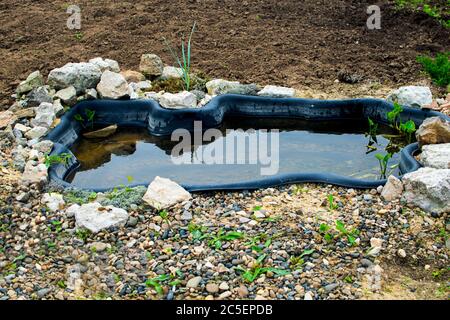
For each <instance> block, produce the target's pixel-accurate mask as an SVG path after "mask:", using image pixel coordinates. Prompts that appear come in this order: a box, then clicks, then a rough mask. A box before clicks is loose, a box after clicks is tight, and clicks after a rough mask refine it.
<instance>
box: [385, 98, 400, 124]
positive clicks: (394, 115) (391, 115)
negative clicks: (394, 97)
mask: <svg viewBox="0 0 450 320" xmlns="http://www.w3.org/2000/svg"><path fill="white" fill-rule="evenodd" d="M402 112H403V108H402V106H401V105H400V104H398V102H394V109H393V110H392V111H390V112H388V113H387V119H388V121H389V123H390V124H391V126H392V127H393V128H395V129H397V130H398V131H399V130H400V127H399V123H400V122H401V119H400V114H401V113H402Z"/></svg>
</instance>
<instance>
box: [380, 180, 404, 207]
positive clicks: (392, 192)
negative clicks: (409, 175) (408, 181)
mask: <svg viewBox="0 0 450 320" xmlns="http://www.w3.org/2000/svg"><path fill="white" fill-rule="evenodd" d="M402 192H403V183H402V182H401V181H400V180H399V179H398V178H397V177H395V176H389V178H388V179H387V183H386V185H385V186H384V188H383V191H381V197H382V198H383V199H384V200H386V201H393V200H395V199H399V198H400V197H401V196H402Z"/></svg>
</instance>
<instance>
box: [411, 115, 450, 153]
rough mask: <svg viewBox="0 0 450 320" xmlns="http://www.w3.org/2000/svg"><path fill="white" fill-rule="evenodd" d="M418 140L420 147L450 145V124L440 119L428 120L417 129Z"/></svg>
mask: <svg viewBox="0 0 450 320" xmlns="http://www.w3.org/2000/svg"><path fill="white" fill-rule="evenodd" d="M416 138H417V142H418V143H419V145H420V146H423V145H427V144H439V143H450V122H449V121H446V120H444V119H442V118H440V117H431V118H427V119H425V120H424V121H423V122H422V124H421V125H420V127H419V129H417V131H416Z"/></svg>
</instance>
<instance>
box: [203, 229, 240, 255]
mask: <svg viewBox="0 0 450 320" xmlns="http://www.w3.org/2000/svg"><path fill="white" fill-rule="evenodd" d="M242 238H244V234H243V233H242V232H237V231H229V232H227V233H224V232H223V230H222V229H219V231H218V232H217V234H215V235H211V236H210V240H209V241H208V245H209V246H210V247H214V248H215V249H216V250H220V249H222V245H223V243H224V242H227V241H234V240H238V239H242Z"/></svg>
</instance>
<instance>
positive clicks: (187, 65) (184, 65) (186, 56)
mask: <svg viewBox="0 0 450 320" xmlns="http://www.w3.org/2000/svg"><path fill="white" fill-rule="evenodd" d="M195 25H196V23H195V22H194V25H193V26H192V30H191V34H190V35H189V39H188V41H187V43H186V42H185V39H184V37H183V38H182V39H181V58H180V57H179V56H178V54H177V53H175V50H174V49H173V48H172V46H171V45H170V43H169V42H168V41H167V39H166V38H163V40H164V42H165V44H166V46H167V48H168V49H169V51H170V54H171V55H172V57H173V58H174V59H175V61H176V62H177V64H178V66H179V67H180V68H181V70H182V75H181V78H182V80H183V82H184V89H185V90H186V91H189V90H190V88H191V40H192V35H193V34H194V32H195Z"/></svg>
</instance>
